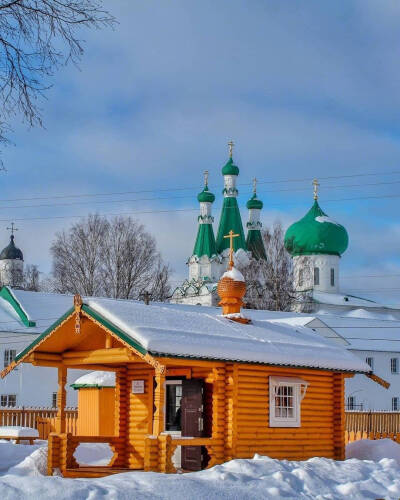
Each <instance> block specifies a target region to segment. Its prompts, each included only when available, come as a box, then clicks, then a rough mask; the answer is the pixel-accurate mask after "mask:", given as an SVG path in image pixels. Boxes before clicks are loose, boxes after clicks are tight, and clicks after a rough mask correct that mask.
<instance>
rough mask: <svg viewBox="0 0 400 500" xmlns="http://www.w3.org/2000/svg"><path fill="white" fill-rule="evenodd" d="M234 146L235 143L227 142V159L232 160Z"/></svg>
mask: <svg viewBox="0 0 400 500" xmlns="http://www.w3.org/2000/svg"><path fill="white" fill-rule="evenodd" d="M234 145H235V143H234V142H233V141H232V140H231V141H229V142H228V147H229V158H232V154H233V146H234Z"/></svg>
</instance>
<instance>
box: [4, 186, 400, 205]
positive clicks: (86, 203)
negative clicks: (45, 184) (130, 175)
mask: <svg viewBox="0 0 400 500" xmlns="http://www.w3.org/2000/svg"><path fill="white" fill-rule="evenodd" d="M399 183H400V180H397V181H391V182H378V183H368V184H342V185H338V186H325V187H324V189H327V190H329V189H347V188H352V187H371V186H373V187H376V186H380V185H392V184H399ZM306 190H309V187H297V188H285V189H270V190H266V191H259V192H258V194H266V193H282V192H293V191H306ZM244 194H248V195H249V196H250V195H251V194H252V193H250V192H248V193H247V192H246V193H244ZM193 198H194V196H193V195H183V196H153V197H150V198H133V199H132V198H130V199H122V200H91V201H75V202H70V203H40V204H36V205H15V206H2V207H0V210H11V209H12V210H14V209H21V208H43V207H47V208H49V207H52V208H54V207H70V206H75V205H91V204H93V203H101V204H103V203H137V202H139V201H160V200H178V199H193ZM0 201H4V200H0Z"/></svg>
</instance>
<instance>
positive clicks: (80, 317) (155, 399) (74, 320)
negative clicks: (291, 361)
mask: <svg viewBox="0 0 400 500" xmlns="http://www.w3.org/2000/svg"><path fill="white" fill-rule="evenodd" d="M21 362H25V363H31V364H33V365H35V366H46V367H54V368H55V369H57V371H58V392H57V408H58V410H57V418H56V432H54V433H52V434H50V436H49V441H48V444H49V447H48V474H49V475H52V474H53V473H54V471H55V470H56V469H59V470H60V471H61V473H62V474H63V476H64V477H101V476H105V475H109V474H116V473H120V472H127V471H132V470H144V471H158V472H175V471H176V469H175V466H174V465H173V459H172V457H173V455H174V452H175V450H176V448H177V447H178V446H180V447H183V448H185V447H190V448H193V447H201V448H202V450H203V452H204V453H203V456H205V457H206V459H205V460H204V462H203V466H206V467H211V466H213V465H215V464H217V463H222V462H224V461H225V460H227V459H229V458H231V457H232V453H231V451H230V449H229V442H230V436H231V435H232V429H231V430H230V431H229V429H226V426H225V413H226V412H229V411H232V400H230V403H228V402H227V400H226V399H227V397H228V396H229V395H232V394H233V387H230V382H229V380H230V379H229V365H225V364H224V363H223V362H213V361H200V360H195V359H193V360H188V359H178V358H161V357H157V356H152V355H151V354H149V353H148V352H147V351H146V350H145V349H144V348H143V347H142V346H141V345H140V344H138V343H137V342H136V341H135V340H134V339H132V337H130V336H128V335H127V334H126V333H125V332H124V331H122V330H121V329H120V328H118V327H117V326H115V325H114V324H112V323H110V322H109V321H108V320H107V319H105V318H103V317H102V316H101V315H100V314H98V313H97V312H95V311H94V310H92V309H91V308H90V307H89V306H87V305H85V304H83V303H82V300H81V298H80V297H79V296H76V297H75V299H74V307H73V308H71V309H70V310H69V311H68V312H67V313H66V314H65V315H64V316H63V317H62V318H60V320H59V321H57V322H56V323H55V324H54V325H52V326H51V327H50V328H49V329H48V330H47V331H46V332H44V333H43V334H42V335H41V336H40V337H39V338H38V339H36V340H35V341H34V342H33V343H32V344H31V345H30V346H29V347H28V348H27V349H25V350H24V351H23V352H22V353H20V354H19V355H18V356H17V358H16V360H15V361H14V362H13V363H11V365H9V367H7V368H6V369H5V370H3V372H2V373H1V376H2V377H4V376H6V375H7V373H9V372H10V371H11V370H12V369H13V368H15V366H17V365H18V364H19V363H21ZM68 369H83V370H102V371H114V372H115V374H116V387H115V429H114V434H113V435H111V436H73V435H71V434H69V433H66V415H65V406H66V389H65V386H66V383H67V374H68ZM171 378H172V379H178V380H193V379H197V380H201V381H202V383H203V386H204V400H203V401H204V407H203V404H202V412H203V413H202V417H201V425H200V417H199V431H200V430H201V431H202V432H201V433H200V435H198V436H197V437H190V436H186V437H180V436H176V435H171V434H170V433H167V432H165V429H166V418H165V404H166V387H167V384H166V382H167V380H170V379H171ZM200 427H201V429H200ZM226 433H227V434H226ZM80 443H108V444H109V445H110V448H111V450H112V451H113V457H112V459H111V461H110V463H109V464H108V465H107V466H105V467H99V466H83V465H79V464H78V463H77V461H76V460H75V458H74V453H75V450H76V449H77V447H78V446H79V445H80Z"/></svg>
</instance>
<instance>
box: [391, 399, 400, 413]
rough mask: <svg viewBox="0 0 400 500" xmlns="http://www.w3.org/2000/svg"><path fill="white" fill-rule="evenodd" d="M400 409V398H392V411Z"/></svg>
mask: <svg viewBox="0 0 400 500" xmlns="http://www.w3.org/2000/svg"><path fill="white" fill-rule="evenodd" d="M399 410H400V398H398V397H395V398H392V411H399Z"/></svg>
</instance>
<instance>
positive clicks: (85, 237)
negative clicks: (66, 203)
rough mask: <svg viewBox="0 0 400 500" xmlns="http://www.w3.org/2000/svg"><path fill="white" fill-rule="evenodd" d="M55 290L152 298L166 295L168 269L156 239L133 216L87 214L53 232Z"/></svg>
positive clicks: (160, 298)
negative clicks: (108, 218) (80, 219)
mask: <svg viewBox="0 0 400 500" xmlns="http://www.w3.org/2000/svg"><path fill="white" fill-rule="evenodd" d="M51 253H52V256H53V273H52V274H53V278H52V280H51V283H52V288H53V289H54V291H57V292H60V293H80V294H82V295H99V296H106V297H112V298H123V299H132V298H134V299H137V298H140V297H141V295H142V294H143V293H144V292H145V291H146V292H147V293H149V294H150V297H151V299H152V300H161V301H163V300H166V298H167V297H168V295H169V291H170V287H169V277H170V272H171V271H170V268H169V266H168V265H166V264H165V263H164V262H163V260H162V258H161V256H160V254H159V252H158V250H157V246H156V243H155V240H154V238H153V237H152V236H151V235H150V234H149V233H148V232H147V231H146V230H145V228H144V227H143V225H142V224H140V223H139V222H138V221H136V220H135V219H133V218H131V217H115V218H113V219H111V220H110V221H108V220H107V219H105V218H103V217H100V216H98V215H90V216H89V217H87V218H86V219H84V220H82V221H80V222H78V223H76V224H74V225H73V226H72V227H71V228H70V229H69V230H67V231H63V232H61V233H58V234H57V235H56V238H55V241H54V242H53V245H52V247H51Z"/></svg>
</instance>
